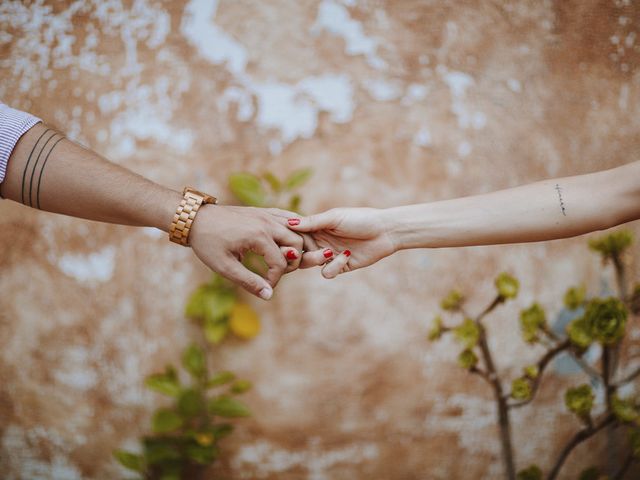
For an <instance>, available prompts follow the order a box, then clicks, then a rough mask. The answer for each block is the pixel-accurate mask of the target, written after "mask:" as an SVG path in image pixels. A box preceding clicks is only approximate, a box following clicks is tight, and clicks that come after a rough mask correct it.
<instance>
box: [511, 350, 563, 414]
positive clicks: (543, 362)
mask: <svg viewBox="0 0 640 480" xmlns="http://www.w3.org/2000/svg"><path fill="white" fill-rule="evenodd" d="M570 346H571V342H570V341H569V340H568V339H567V340H565V341H564V342H562V343H559V344H558V345H556V346H555V347H554V348H552V349H551V350H549V351H547V352H546V353H545V354H544V355H543V356H542V358H541V359H540V360H538V363H537V366H538V376H537V377H536V378H535V379H534V380H533V382H532V383H531V397H529V398H528V399H527V400H522V401H520V402H516V403H510V404H508V406H509V407H510V408H518V407H522V406H524V405H527V404H528V403H531V402H532V401H533V399H534V397H535V395H536V392H537V391H538V388H539V387H540V382H541V381H542V374H543V372H544V369H545V368H546V367H547V365H549V364H550V363H551V360H553V359H554V357H555V356H556V355H558V354H560V353H562V352H563V351H565V350H566V349H568V348H569V347H570Z"/></svg>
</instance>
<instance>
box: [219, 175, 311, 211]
mask: <svg viewBox="0 0 640 480" xmlns="http://www.w3.org/2000/svg"><path fill="white" fill-rule="evenodd" d="M312 175H313V170H312V169H311V168H301V169H299V170H296V171H294V172H293V173H291V175H289V176H288V177H286V178H285V179H279V178H278V177H276V176H275V175H274V174H273V173H271V172H265V173H264V174H262V175H261V176H257V175H253V174H251V173H247V172H240V173H234V174H233V175H231V176H230V177H229V188H230V189H231V191H232V192H233V194H234V195H235V196H236V197H237V199H238V200H239V201H240V202H242V203H243V204H244V205H248V206H251V207H277V208H283V209H285V210H291V211H293V212H297V211H298V210H299V209H300V202H301V197H300V195H299V194H298V193H296V192H297V190H298V189H299V188H300V187H302V186H303V185H304V184H305V183H306V182H307V181H308V180H309V179H310V178H311V176H312Z"/></svg>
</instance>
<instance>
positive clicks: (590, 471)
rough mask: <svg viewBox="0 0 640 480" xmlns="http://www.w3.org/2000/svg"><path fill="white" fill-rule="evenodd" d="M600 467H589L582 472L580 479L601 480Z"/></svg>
mask: <svg viewBox="0 0 640 480" xmlns="http://www.w3.org/2000/svg"><path fill="white" fill-rule="evenodd" d="M599 479H600V469H599V468H598V467H589V468H587V469H586V470H583V471H582V472H580V476H579V477H578V480H599Z"/></svg>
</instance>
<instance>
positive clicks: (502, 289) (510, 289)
mask: <svg viewBox="0 0 640 480" xmlns="http://www.w3.org/2000/svg"><path fill="white" fill-rule="evenodd" d="M495 285H496V288H497V289H498V294H499V295H500V297H502V299H503V300H507V299H510V298H516V296H517V295H518V289H519V288H520V282H518V279H516V278H515V277H513V276H511V275H509V274H508V273H506V272H503V273H501V274H500V275H498V277H497V278H496V281H495Z"/></svg>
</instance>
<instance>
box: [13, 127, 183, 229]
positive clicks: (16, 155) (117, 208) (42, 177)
mask: <svg viewBox="0 0 640 480" xmlns="http://www.w3.org/2000/svg"><path fill="white" fill-rule="evenodd" d="M46 130H47V127H46V126H44V125H42V124H38V125H36V126H34V127H32V128H31V129H30V130H29V131H28V132H27V133H25V134H24V135H23V136H22V138H21V139H20V141H19V142H18V144H17V145H16V147H15V148H14V150H13V152H12V154H11V157H10V158H9V163H8V167H7V174H6V177H5V179H4V182H3V183H2V184H1V193H2V196H3V197H4V198H8V199H11V200H14V201H16V202H20V203H23V204H25V205H27V206H31V207H34V208H39V209H41V210H46V211H49V212H55V213H61V214H65V215H71V216H74V217H81V218H86V219H89V220H96V221H101V222H109V223H118V224H123V225H136V226H149V227H156V228H159V229H162V230H165V231H167V230H168V228H169V225H170V224H171V219H172V216H173V214H174V212H175V208H176V206H177V205H178V204H179V203H180V200H181V198H182V195H181V194H180V193H179V192H175V191H173V190H171V189H168V188H165V187H162V186H160V185H158V184H156V183H154V182H152V181H150V180H148V179H145V178H144V177H142V176H140V175H137V174H135V173H133V172H131V171H129V170H127V169H125V168H122V167H120V166H118V165H115V164H113V163H111V162H109V161H107V160H105V159H104V158H102V157H101V156H100V155H98V154H96V153H94V152H92V151H90V150H87V149H85V148H83V147H81V146H79V145H77V144H75V143H73V142H71V141H69V140H67V139H63V136H62V135H61V134H55V135H54V133H55V132H54V130H49V131H48V132H47V131H46ZM43 134H44V135H43Z"/></svg>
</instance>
